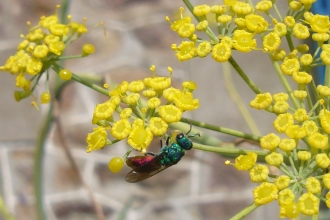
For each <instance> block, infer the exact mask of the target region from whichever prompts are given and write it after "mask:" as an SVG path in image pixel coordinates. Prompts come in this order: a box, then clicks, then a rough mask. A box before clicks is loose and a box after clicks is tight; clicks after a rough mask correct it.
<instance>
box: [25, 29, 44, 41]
mask: <svg viewBox="0 0 330 220" xmlns="http://www.w3.org/2000/svg"><path fill="white" fill-rule="evenodd" d="M45 36H46V34H45V33H44V32H43V30H42V29H41V28H36V29H33V30H30V32H29V33H28V34H27V35H26V39H28V40H29V41H31V42H37V41H40V40H42V39H43V38H44V37H45Z"/></svg>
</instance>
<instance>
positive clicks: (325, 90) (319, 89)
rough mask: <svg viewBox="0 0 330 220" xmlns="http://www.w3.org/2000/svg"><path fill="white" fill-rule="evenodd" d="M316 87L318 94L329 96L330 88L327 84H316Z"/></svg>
mask: <svg viewBox="0 0 330 220" xmlns="http://www.w3.org/2000/svg"><path fill="white" fill-rule="evenodd" d="M316 89H317V92H318V93H320V95H323V96H330V88H329V87H328V86H323V85H318V86H317V87H316Z"/></svg>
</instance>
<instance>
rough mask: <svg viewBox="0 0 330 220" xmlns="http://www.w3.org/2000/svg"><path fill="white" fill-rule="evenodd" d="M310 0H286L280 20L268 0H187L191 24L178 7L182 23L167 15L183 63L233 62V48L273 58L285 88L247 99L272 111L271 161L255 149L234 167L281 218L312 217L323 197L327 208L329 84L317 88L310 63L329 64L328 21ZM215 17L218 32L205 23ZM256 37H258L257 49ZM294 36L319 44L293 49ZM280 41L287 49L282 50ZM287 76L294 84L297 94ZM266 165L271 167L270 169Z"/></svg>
mask: <svg viewBox="0 0 330 220" xmlns="http://www.w3.org/2000/svg"><path fill="white" fill-rule="evenodd" d="M315 1H316V0H299V1H298V0H292V1H288V7H289V10H288V11H287V14H286V15H285V17H282V16H281V15H280V14H279V12H278V10H277V6H276V4H275V1H271V0H261V1H258V2H257V3H256V5H255V6H253V5H251V4H250V3H247V2H246V1H239V0H224V4H223V5H213V6H209V5H199V6H195V7H193V6H191V8H189V4H187V6H188V8H189V9H190V10H191V11H192V12H193V14H194V16H195V18H196V20H197V21H198V23H197V24H196V25H195V24H193V23H192V19H191V18H190V17H183V15H182V11H183V9H181V18H180V19H179V20H176V21H174V22H170V20H169V18H168V17H166V20H167V21H169V22H170V23H171V29H172V30H173V31H175V32H176V33H177V34H178V35H179V36H180V37H181V38H185V39H187V40H185V41H182V42H181V44H180V45H178V46H177V45H175V44H173V45H172V49H173V50H174V51H176V56H177V58H178V59H179V60H180V61H185V60H189V59H192V58H194V57H201V58H203V57H206V56H207V55H208V54H211V56H212V58H213V59H214V60H215V61H218V62H225V61H229V62H230V63H231V64H232V63H233V62H232V60H233V58H232V50H236V51H239V52H251V51H253V50H260V51H263V53H265V54H268V55H269V57H270V58H271V60H272V63H273V65H274V69H275V70H276V71H277V73H278V75H279V76H280V80H281V81H282V83H283V85H284V86H285V88H286V93H283V92H282V93H278V94H273V95H272V94H270V93H268V92H265V93H262V92H259V91H257V90H254V91H255V92H256V93H257V95H256V97H255V99H254V100H252V101H251V102H250V106H251V107H252V108H255V109H258V110H261V109H263V110H266V111H268V112H270V113H273V114H274V115H276V119H275V120H274V122H273V126H274V129H275V130H276V132H277V133H270V134H267V135H265V136H263V137H261V138H260V146H261V148H262V149H264V150H266V151H267V155H266V157H265V162H266V163H267V164H268V166H267V165H261V164H257V163H256V162H257V159H258V158H257V154H256V153H254V152H253V151H251V152H249V153H247V154H245V155H240V156H238V157H237V158H236V161H235V163H234V164H232V165H234V166H235V167H236V168H237V169H238V170H247V171H248V172H249V174H250V177H251V181H252V182H256V183H261V184H260V185H259V186H258V187H256V188H255V189H254V191H253V196H254V202H255V204H256V205H257V206H259V205H265V204H267V203H270V202H272V201H274V200H277V201H278V204H279V206H280V217H282V218H284V217H288V218H297V217H298V216H299V215H300V214H304V215H308V216H311V215H317V214H318V212H319V205H320V202H321V201H323V202H325V203H326V205H327V206H328V207H329V208H330V193H326V191H328V190H329V189H330V173H328V170H327V169H328V167H329V165H330V158H329V153H330V150H329V134H330V111H329V110H328V109H329V101H330V100H329V96H330V82H326V84H325V85H318V86H316V85H315V81H314V80H313V77H312V75H311V69H312V68H313V67H316V66H321V65H328V64H330V47H329V44H327V43H328V41H329V28H330V22H329V17H328V16H324V15H318V14H313V13H311V12H310V11H309V9H310V8H311V6H312V4H313V2H315ZM271 12H275V13H276V14H275V15H271ZM209 15H211V16H209ZM211 18H213V19H211ZM214 18H215V22H216V24H217V33H218V34H214V32H213V30H212V26H211V25H209V24H212V23H214ZM197 31H199V32H205V33H206V34H207V36H208V37H209V39H206V40H204V39H202V38H201V37H199V36H197V34H196V32H197ZM258 36H259V37H260V38H261V42H262V44H261V46H259V47H258V46H257V37H258ZM293 38H296V39H298V40H305V39H308V38H311V40H313V41H314V42H315V43H316V44H317V46H318V47H317V49H316V52H315V53H311V52H310V51H309V47H308V46H307V45H306V44H299V45H296V46H294V44H293ZM284 40H287V43H288V45H289V51H286V50H285V49H282V48H281V47H282V41H284ZM318 56H319V58H318ZM236 70H237V69H236ZM237 71H238V72H240V71H241V70H237ZM240 74H242V71H241V73H240ZM289 79H292V80H293V81H294V82H295V83H296V85H297V88H296V89H295V90H294V91H292V90H291V87H290V85H289V83H288V80H289ZM251 87H253V86H251ZM308 88H310V90H309V89H308ZM314 100H315V101H316V102H315V101H314ZM226 164H231V163H230V162H229V161H227V162H226ZM269 166H271V167H275V168H272V169H269ZM270 170H272V173H270Z"/></svg>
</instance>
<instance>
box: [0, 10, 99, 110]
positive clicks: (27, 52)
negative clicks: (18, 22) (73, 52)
mask: <svg viewBox="0 0 330 220" xmlns="http://www.w3.org/2000/svg"><path fill="white" fill-rule="evenodd" d="M57 8H60V6H57ZM68 21H69V22H68V23H67V24H61V23H60V22H59V19H58V16H57V14H56V13H55V14H54V15H51V16H48V17H45V16H43V17H41V18H40V21H39V24H38V25H37V26H34V27H32V26H31V24H30V22H28V25H29V26H30V30H29V33H28V34H26V35H23V34H22V35H21V37H22V38H23V40H22V42H21V43H19V45H18V46H17V53H16V54H15V55H13V56H10V57H9V58H8V59H7V61H6V63H5V65H3V66H0V70H2V71H7V72H9V73H11V74H12V75H16V87H18V88H20V90H18V91H15V99H16V100H17V101H20V100H22V99H24V98H27V97H29V96H30V95H31V94H32V93H33V91H34V89H35V87H36V86H37V84H38V81H39V79H40V77H41V76H42V75H43V73H44V72H46V73H47V85H48V78H49V70H50V69H53V70H54V71H55V72H57V73H58V74H59V76H60V77H61V78H62V79H63V80H69V79H71V77H72V73H71V72H70V71H69V70H67V69H64V68H62V67H61V66H60V65H59V64H58V63H57V61H59V60H64V59H66V58H65V57H63V56H62V55H63V53H64V51H65V49H66V48H67V46H68V45H69V44H71V43H72V42H74V41H75V40H77V39H78V38H79V37H81V36H82V35H83V34H85V33H87V28H86V26H85V24H83V23H78V22H74V21H71V16H70V15H69V16H68ZM94 51H95V49H94V46H93V45H91V44H85V45H84V46H83V48H82V54H81V55H79V56H76V57H75V58H78V57H83V56H88V55H89V54H92V53H94ZM70 58H73V57H70ZM47 87H48V86H47ZM47 90H48V91H45V92H43V93H42V94H41V97H40V100H41V103H42V104H45V103H48V102H49V101H50V93H49V89H48V88H47ZM32 104H33V105H35V106H36V102H35V100H34V101H33V102H32ZM36 107H37V106H36Z"/></svg>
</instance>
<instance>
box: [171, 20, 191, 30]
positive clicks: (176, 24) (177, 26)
mask: <svg viewBox="0 0 330 220" xmlns="http://www.w3.org/2000/svg"><path fill="white" fill-rule="evenodd" d="M187 23H188V24H189V23H191V18H190V17H184V18H182V19H179V20H176V21H174V22H173V23H172V24H171V29H172V30H173V31H175V32H177V31H178V30H179V29H180V28H181V27H182V26H183V25H184V24H187Z"/></svg>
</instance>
